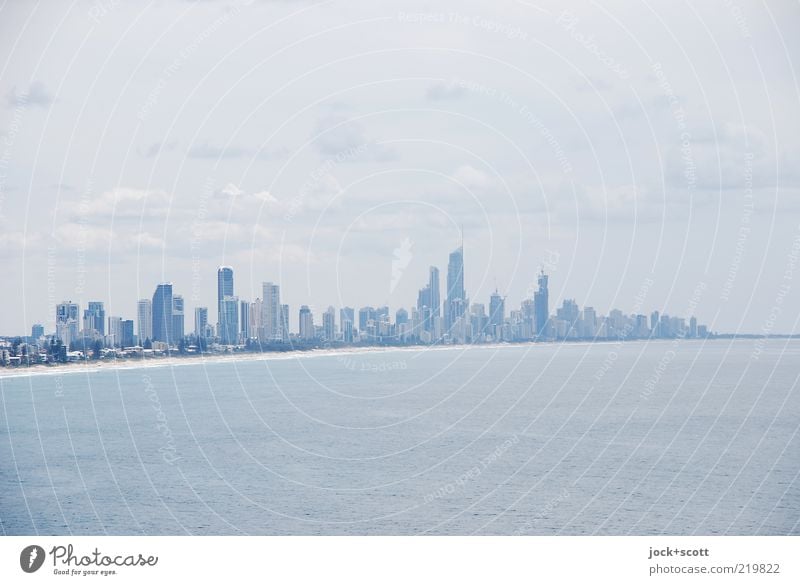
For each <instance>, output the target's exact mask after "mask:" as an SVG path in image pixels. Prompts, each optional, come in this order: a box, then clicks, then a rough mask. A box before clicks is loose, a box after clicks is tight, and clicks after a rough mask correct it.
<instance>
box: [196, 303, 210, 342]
mask: <svg viewBox="0 0 800 585" xmlns="http://www.w3.org/2000/svg"><path fill="white" fill-rule="evenodd" d="M206 325H208V307H195V308H194V334H195V335H196V336H197V337H198V338H200V337H205V336H206Z"/></svg>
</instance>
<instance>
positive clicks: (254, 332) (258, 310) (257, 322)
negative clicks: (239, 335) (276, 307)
mask: <svg viewBox="0 0 800 585" xmlns="http://www.w3.org/2000/svg"><path fill="white" fill-rule="evenodd" d="M262 312H263V303H262V302H261V299H258V298H257V299H256V300H254V301H253V302H252V303H250V337H259V338H260V337H261V333H262V332H263V326H262V324H261V317H262Z"/></svg>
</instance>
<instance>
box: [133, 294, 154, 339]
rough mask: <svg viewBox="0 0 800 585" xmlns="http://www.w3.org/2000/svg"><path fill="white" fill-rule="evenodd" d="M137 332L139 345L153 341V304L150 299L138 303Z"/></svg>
mask: <svg viewBox="0 0 800 585" xmlns="http://www.w3.org/2000/svg"><path fill="white" fill-rule="evenodd" d="M136 331H137V332H138V335H139V345H143V344H144V342H145V341H147V340H148V339H149V340H150V341H153V303H152V301H150V299H139V302H138V303H136Z"/></svg>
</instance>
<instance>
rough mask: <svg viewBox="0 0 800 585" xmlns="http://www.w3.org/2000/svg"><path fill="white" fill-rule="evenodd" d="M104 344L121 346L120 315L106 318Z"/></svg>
mask: <svg viewBox="0 0 800 585" xmlns="http://www.w3.org/2000/svg"><path fill="white" fill-rule="evenodd" d="M106 345H108V346H109V347H122V317H113V316H112V317H109V318H108V335H107V336H106Z"/></svg>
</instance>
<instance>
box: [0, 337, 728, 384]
mask: <svg viewBox="0 0 800 585" xmlns="http://www.w3.org/2000/svg"><path fill="white" fill-rule="evenodd" d="M720 339H727V340H728V341H734V340H735V338H730V337H722V338H705V339H690V338H687V339H684V340H683V341H689V342H692V341H694V342H697V341H715V340H720ZM673 341H675V340H674V339H661V338H657V339H629V340H626V341H620V340H603V341H601V340H595V341H591V340H585V341H582V340H578V341H568V342H537V341H523V342H514V343H486V344H475V345H473V344H459V345H456V344H453V345H411V346H388V347H378V346H364V347H340V348H318V349H293V350H287V351H281V352H264V353H256V352H242V353H235V354H202V355H183V356H168V357H157V358H129V359H120V360H113V361H94V360H92V361H88V362H87V361H85V362H74V363H66V364H57V365H45V364H36V365H33V366H19V367H16V368H0V380H2V379H10V378H27V377H31V376H55V375H61V374H92V373H98V372H103V371H117V370H139V369H150V368H166V367H175V366H191V365H198V364H210V365H216V364H224V363H237V362H258V361H273V360H275V361H278V360H291V359H303V358H315V357H335V356H352V355H366V354H377V353H389V352H404V353H405V352H426V351H452V350H460V351H466V350H470V349H503V348H510V347H533V346H539V345H540V346H554V345H568V346H585V345H595V344H598V345H605V344H609V343H611V344H617V343H652V342H656V343H658V342H665V343H670V342H673Z"/></svg>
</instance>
